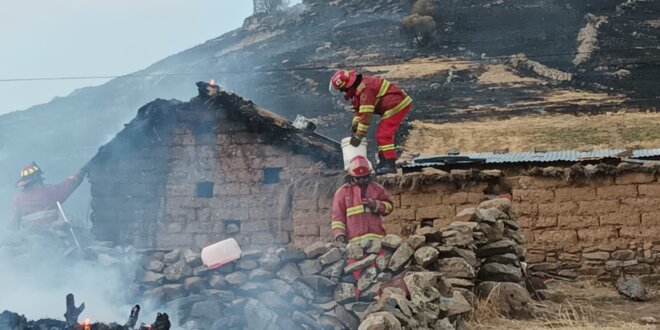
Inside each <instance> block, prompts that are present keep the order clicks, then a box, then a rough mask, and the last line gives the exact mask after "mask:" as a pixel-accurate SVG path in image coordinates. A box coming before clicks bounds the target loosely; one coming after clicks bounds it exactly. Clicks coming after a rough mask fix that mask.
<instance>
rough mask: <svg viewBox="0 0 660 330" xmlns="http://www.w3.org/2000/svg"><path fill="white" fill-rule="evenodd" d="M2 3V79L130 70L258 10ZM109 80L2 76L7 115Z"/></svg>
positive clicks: (237, 3) (107, 0) (152, 3)
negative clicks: (29, 80)
mask: <svg viewBox="0 0 660 330" xmlns="http://www.w3.org/2000/svg"><path fill="white" fill-rule="evenodd" d="M297 2H300V1H297ZM1 7H2V8H1V9H0V80H2V79H10V78H34V77H62V76H67V77H68V76H99V75H101V76H105V75H122V74H127V73H130V72H133V71H136V70H139V69H142V68H145V67H146V66H148V65H150V64H152V63H154V62H156V61H158V60H160V59H162V58H164V57H166V56H168V55H172V54H175V53H178V52H180V51H182V50H185V49H187V48H190V47H192V46H195V45H197V44H200V43H203V42H204V41H206V40H208V39H211V38H214V37H217V36H220V35H221V34H223V33H224V32H227V31H230V30H233V29H235V28H238V27H240V26H241V25H242V24H243V20H244V19H245V18H246V17H247V16H249V15H250V14H251V13H252V1H250V0H104V1H102V0H20V1H18V0H12V1H4V3H3V4H2V6H1ZM105 81H106V80H98V79H96V80H69V81H66V80H58V81H46V82H41V81H31V82H2V81H0V114H2V113H7V112H10V111H14V110H23V109H26V108H28V107H30V106H32V105H35V104H39V103H44V102H48V101H50V100H51V99H52V98H53V97H55V96H66V95H67V94H69V93H70V92H71V91H73V90H74V89H76V88H80V87H84V86H93V85H99V84H102V83H104V82H105Z"/></svg>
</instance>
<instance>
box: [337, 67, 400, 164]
mask: <svg viewBox="0 0 660 330" xmlns="http://www.w3.org/2000/svg"><path fill="white" fill-rule="evenodd" d="M329 89H330V92H331V93H333V94H338V93H339V92H342V93H344V98H345V99H346V100H351V102H352V103H353V111H354V117H353V122H352V125H351V132H352V136H351V145H353V146H354V147H357V146H359V145H360V143H361V141H362V139H363V138H364V137H365V136H366V135H367V132H368V131H369V125H370V124H371V120H372V119H373V115H374V114H377V115H380V121H379V122H378V128H377V129H376V142H377V143H378V158H379V162H378V165H377V166H376V174H377V175H381V174H388V173H396V158H397V155H396V146H395V144H394V138H395V136H396V131H397V130H398V129H399V126H400V125H401V123H402V122H403V120H404V119H405V117H406V114H408V112H409V111H410V109H411V108H412V103H413V102H412V99H411V98H410V96H408V95H407V94H406V93H405V92H404V91H403V90H401V89H400V88H399V87H397V86H396V85H394V84H393V83H391V82H389V81H387V80H385V79H383V78H381V77H377V76H363V75H362V74H360V73H357V72H356V71H355V70H350V71H349V70H339V71H337V72H336V73H335V74H334V75H333V76H332V79H331V80H330V87H329Z"/></svg>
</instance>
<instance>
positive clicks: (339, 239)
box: [335, 235, 346, 244]
mask: <svg viewBox="0 0 660 330" xmlns="http://www.w3.org/2000/svg"><path fill="white" fill-rule="evenodd" d="M335 242H337V243H342V244H346V236H345V235H339V236H337V237H335Z"/></svg>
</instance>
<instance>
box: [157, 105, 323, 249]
mask: <svg viewBox="0 0 660 330" xmlns="http://www.w3.org/2000/svg"><path fill="white" fill-rule="evenodd" d="M182 114H183V115H182V116H181V117H180V120H179V124H178V125H177V127H176V129H175V131H174V138H173V141H172V144H171V150H172V151H171V158H170V171H169V175H168V178H167V195H166V199H165V216H164V221H162V223H161V226H160V231H159V234H158V236H157V241H156V245H155V247H157V248H172V247H193V246H194V247H204V246H207V245H209V244H212V243H215V242H218V241H220V240H222V239H225V238H228V237H234V238H236V239H237V241H238V242H239V244H240V245H241V246H243V247H247V246H251V247H253V248H267V247H272V246H273V245H286V244H289V243H290V242H291V232H292V231H293V225H292V222H291V214H290V203H291V200H290V191H291V190H290V187H289V185H290V183H291V182H292V181H293V179H294V178H296V177H298V176H300V175H301V174H303V173H307V172H309V170H310V169H313V168H315V169H318V168H323V167H324V165H322V164H317V163H316V162H315V161H314V160H312V159H311V158H310V157H308V156H305V155H299V154H295V153H294V152H292V151H291V150H290V148H287V147H286V146H283V145H277V144H274V143H273V141H272V140H270V139H269V138H268V137H267V135H266V134H264V132H255V131H253V130H252V129H251V128H250V127H248V125H247V124H246V122H245V121H240V120H232V119H231V118H228V117H227V116H225V114H224V113H223V112H222V111H213V112H209V111H205V109H204V107H198V108H192V109H184V111H183V112H182ZM206 120H209V121H211V122H212V123H213V125H212V126H213V127H215V129H214V130H211V131H209V132H208V134H207V133H203V132H201V134H200V130H199V127H200V122H201V123H203V122H204V121H206ZM201 126H204V125H203V124H202V125H201ZM267 169H274V170H275V171H280V172H279V178H277V182H267V181H268V180H269V178H266V177H265V176H268V174H266V170H267ZM275 176H276V177H277V176H278V175H275ZM199 182H210V183H213V196H212V197H200V196H198V193H197V189H198V188H197V184H198V183H199ZM237 226H238V228H237ZM237 229H238V231H237Z"/></svg>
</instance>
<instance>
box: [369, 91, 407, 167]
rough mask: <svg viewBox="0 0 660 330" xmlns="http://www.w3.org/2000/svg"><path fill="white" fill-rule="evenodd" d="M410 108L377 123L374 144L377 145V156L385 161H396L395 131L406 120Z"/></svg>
mask: <svg viewBox="0 0 660 330" xmlns="http://www.w3.org/2000/svg"><path fill="white" fill-rule="evenodd" d="M410 108H412V104H411V105H408V106H407V107H405V108H403V109H401V111H399V112H397V113H396V114H394V115H393V116H391V117H388V118H384V119H381V120H380V121H379V122H378V128H377V129H376V142H377V143H378V154H380V155H382V156H383V158H385V159H388V160H389V159H396V146H395V145H394V137H395V136H396V131H397V130H398V129H399V126H401V123H402V122H403V120H404V119H405V118H406V115H407V114H408V111H410Z"/></svg>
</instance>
